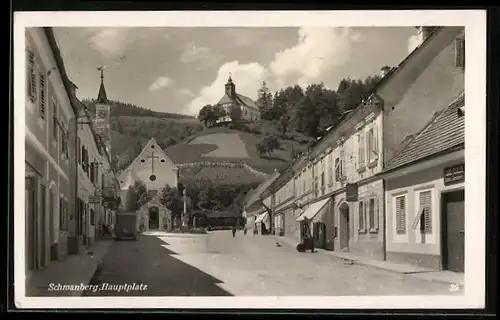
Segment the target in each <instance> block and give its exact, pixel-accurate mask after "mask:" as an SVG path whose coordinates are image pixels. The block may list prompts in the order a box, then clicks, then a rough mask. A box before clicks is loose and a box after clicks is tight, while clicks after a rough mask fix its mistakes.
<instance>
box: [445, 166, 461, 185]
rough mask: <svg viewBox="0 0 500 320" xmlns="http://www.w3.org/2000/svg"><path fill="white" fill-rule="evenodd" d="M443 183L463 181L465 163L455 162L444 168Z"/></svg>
mask: <svg viewBox="0 0 500 320" xmlns="http://www.w3.org/2000/svg"><path fill="white" fill-rule="evenodd" d="M443 180H444V185H445V186H447V185H450V184H455V183H461V182H464V181H465V164H464V163H461V164H457V165H454V166H450V167H446V168H444V172H443Z"/></svg>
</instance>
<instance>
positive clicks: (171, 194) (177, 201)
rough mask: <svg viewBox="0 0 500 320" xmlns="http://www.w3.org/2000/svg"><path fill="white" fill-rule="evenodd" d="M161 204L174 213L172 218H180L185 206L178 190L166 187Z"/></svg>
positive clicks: (161, 196) (162, 192)
mask: <svg viewBox="0 0 500 320" xmlns="http://www.w3.org/2000/svg"><path fill="white" fill-rule="evenodd" d="M160 202H161V204H163V205H164V206H165V207H166V208H167V209H169V210H170V211H171V212H172V218H175V217H180V215H181V213H182V210H183V204H182V197H181V194H180V193H179V190H178V189H177V188H172V187H171V186H169V185H166V186H165V187H164V188H163V190H162V191H161V195H160Z"/></svg>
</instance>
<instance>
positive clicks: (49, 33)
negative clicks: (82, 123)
mask: <svg viewBox="0 0 500 320" xmlns="http://www.w3.org/2000/svg"><path fill="white" fill-rule="evenodd" d="M43 30H44V32H45V36H46V37H47V41H48V42H49V46H50V49H51V50H52V54H53V55H54V59H55V60H56V65H57V69H58V71H59V74H60V75H61V78H62V81H63V84H64V89H65V90H66V92H67V94H68V96H69V97H70V102H71V107H72V108H73V111H74V113H75V114H78V106H77V105H75V100H74V99H76V97H75V96H74V94H73V93H74V90H73V89H74V88H76V86H75V85H74V84H73V82H71V81H70V80H69V78H68V74H67V73H66V67H65V66H64V61H63V58H62V55H61V50H60V49H59V46H58V45H57V40H56V37H55V34H54V30H53V29H52V27H44V28H43Z"/></svg>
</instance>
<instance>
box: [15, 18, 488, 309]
mask: <svg viewBox="0 0 500 320" xmlns="http://www.w3.org/2000/svg"><path fill="white" fill-rule="evenodd" d="M418 25H440V26H458V25H460V26H465V28H466V31H465V32H466V34H467V42H466V51H467V55H466V66H467V68H466V70H467V71H466V73H465V87H466V103H467V104H470V105H471V106H473V108H474V110H475V111H474V112H468V113H467V114H466V124H465V130H466V139H465V141H466V142H465V143H466V151H465V158H466V162H467V168H468V174H467V175H466V177H465V181H466V185H467V188H466V193H465V197H466V200H465V201H466V203H465V205H466V212H467V213H468V214H466V219H465V227H466V248H465V256H466V260H465V270H466V273H465V283H466V286H465V294H464V295H463V296H391V297H390V298H388V297H384V296H356V297H355V298H354V299H353V298H352V297H342V296H336V297H322V298H320V297H312V296H311V297H228V298H226V297H171V298H161V297H147V298H145V297H130V298H125V297H120V298H110V297H99V298H92V297H85V298H80V297H67V298H66V297H60V298H59V297H58V298H35V297H25V292H24V291H25V288H24V282H25V275H24V257H23V252H24V250H23V248H24V233H25V226H24V215H23V214H15V215H14V223H15V224H14V225H15V230H14V237H15V241H14V245H15V250H14V261H15V265H16V266H17V268H16V270H15V283H16V284H17V285H16V286H15V303H16V305H17V306H18V307H22V308H160V307H161V308H273V309H275V308H297V309H314V308H328V309H337V308H464V307H469V308H478V307H483V306H484V299H485V293H484V289H485V270H484V267H485V259H484V257H485V252H484V250H485V244H484V242H485V238H484V235H485V201H484V200H485V180H484V177H485V175H486V174H485V149H486V147H485V141H486V140H485V133H486V130H485V124H486V116H485V115H486V108H485V106H486V99H485V97H486V11H485V10H449V11H444V10H435V11H432V10H421V11H418V10H407V11H402V10H397V11H381V10H380V11H336V12H333V11H321V12H319V11H308V12H305V11H273V12H270V11H262V12H251V11H246V12H242V11H238V12H230V11H226V12H210V11H198V12H193V11H189V12H187V11H179V12H132V11H129V12H110V11H107V12H22V13H21V12H15V13H14V56H15V57H23V55H24V47H25V43H24V42H25V40H24V28H25V27H35V26H37V27H40V26H60V27H61V26H81V27H92V26H95V27H105V26H110V27H119V26H129V27H131V26H150V27H162V26H178V27H188V26H189V27H194V26H199V27H206V26H246V27H252V26H253V27H262V26H269V27H271V26H276V27H277V26H316V27H326V26H329V27H331V26H359V27H361V26H418ZM24 63H25V62H24V61H23V59H14V74H15V75H16V77H15V78H14V97H15V98H14V138H15V139H16V141H15V143H14V157H15V159H23V158H24V157H25V150H24V135H25V132H24V131H25V124H24V119H25V105H24V104H25V102H24V97H25V94H24V87H25V81H24V80H25V72H24ZM469 66H470V67H469ZM472 66H473V67H472ZM20 97H23V98H22V99H20ZM18 163H22V162H20V161H18ZM23 171H24V166H23V165H16V166H15V167H14V195H15V197H14V207H15V212H18V213H21V212H24V209H23V208H24V196H23V192H24V190H23V189H24V182H23V181H24V179H23V175H22V174H23ZM472 217H473V218H472ZM470 235H473V237H471V236H470Z"/></svg>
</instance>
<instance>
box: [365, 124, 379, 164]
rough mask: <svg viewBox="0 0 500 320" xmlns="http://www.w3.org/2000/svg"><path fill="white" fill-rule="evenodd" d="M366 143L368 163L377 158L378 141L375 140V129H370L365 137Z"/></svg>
mask: <svg viewBox="0 0 500 320" xmlns="http://www.w3.org/2000/svg"><path fill="white" fill-rule="evenodd" d="M367 140H368V141H367V143H368V156H367V158H368V161H370V162H371V161H374V160H376V159H377V156H378V139H377V127H373V128H370V130H369V131H368V137H367Z"/></svg>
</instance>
